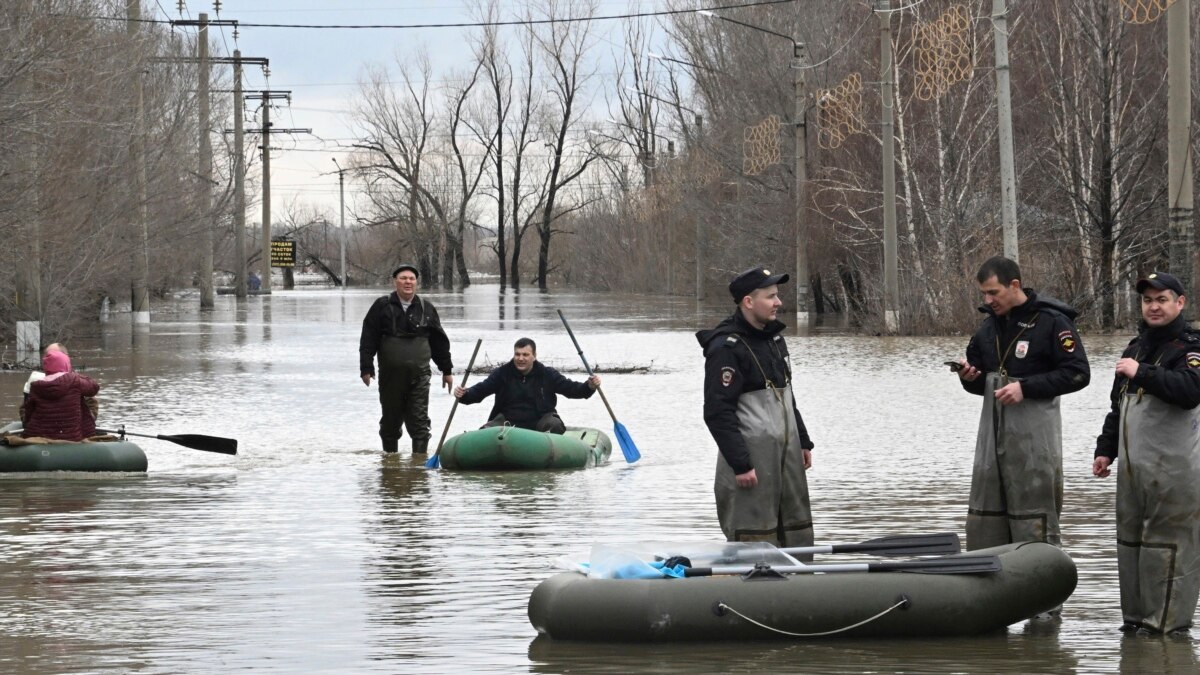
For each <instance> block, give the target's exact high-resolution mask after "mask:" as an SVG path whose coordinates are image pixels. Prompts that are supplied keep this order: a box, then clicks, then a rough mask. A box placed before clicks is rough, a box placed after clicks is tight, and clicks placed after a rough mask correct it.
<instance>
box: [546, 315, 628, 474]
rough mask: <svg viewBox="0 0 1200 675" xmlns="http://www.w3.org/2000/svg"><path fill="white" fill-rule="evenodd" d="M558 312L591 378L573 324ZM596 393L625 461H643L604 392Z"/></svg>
mask: <svg viewBox="0 0 1200 675" xmlns="http://www.w3.org/2000/svg"><path fill="white" fill-rule="evenodd" d="M557 311H558V318H560V319H562V323H563V326H564V327H566V329H567V335H570V336H571V342H574V343H575V351H577V352H579V359H580V360H581V361H583V369H584V370H586V371H587V374H588V377H591V376H592V367H591V366H589V365H588V362H587V357H585V356H584V355H583V348H582V347H580V346H579V340H576V339H575V333H574V332H573V331H572V330H571V324H569V323H567V317H565V316H563V313H562V310H561V309H560V310H557ZM596 391H598V392H600V400H602V401H604V407H605V408H608V416H609V417H611V418H612V421H613V433H614V434H616V436H617V442H618V443H619V444H620V445H621V452H622V453H623V454H624V455H625V461H626V462H629V463H630V464H633V463H634V462H636V461H638V460H639V459H641V457H642V453H640V452H638V449H637V445H635V444H634V442H633V438H632V437H631V436H630V435H629V431H628V430H626V429H625V425H624V424H621V423H620V422H618V421H617V415H616V413H614V412H613V409H612V406H611V405H609V404H608V397H607V396H605V395H604V390H603V389H601V388H600V387H596Z"/></svg>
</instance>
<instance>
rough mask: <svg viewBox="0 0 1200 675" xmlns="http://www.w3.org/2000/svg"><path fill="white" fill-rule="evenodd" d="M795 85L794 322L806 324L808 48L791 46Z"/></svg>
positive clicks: (807, 300)
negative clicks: (805, 211)
mask: <svg viewBox="0 0 1200 675" xmlns="http://www.w3.org/2000/svg"><path fill="white" fill-rule="evenodd" d="M792 70H794V71H796V73H795V78H796V81H795V85H796V114H795V116H796V122H795V124H796V131H795V136H796V279H795V283H796V325H797V326H799V325H801V324H805V325H807V324H808V305H809V298H808V296H809V286H808V279H809V274H808V219H807V218H805V217H804V207H805V206H806V205H807V203H808V202H807V194H808V92H807V91H806V88H807V77H806V76H807V75H808V47H807V46H805V44H804V43H803V42H796V43H795V44H794V45H793V46H792Z"/></svg>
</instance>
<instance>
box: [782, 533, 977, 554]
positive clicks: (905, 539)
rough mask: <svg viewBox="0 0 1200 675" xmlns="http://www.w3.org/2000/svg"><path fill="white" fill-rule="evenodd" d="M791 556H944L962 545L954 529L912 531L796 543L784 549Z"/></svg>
mask: <svg viewBox="0 0 1200 675" xmlns="http://www.w3.org/2000/svg"><path fill="white" fill-rule="evenodd" d="M779 550H780V551H783V552H784V553H788V554H791V555H809V554H813V553H867V554H870V555H945V554H948V553H958V552H959V551H961V550H962V545H961V544H960V543H959V541H958V535H957V534H954V533H953V532H943V533H940V534H909V535H894V536H890V537H880V538H878V539H871V540H869V541H863V542H859V543H857V544H826V545H824V546H796V547H792V548H781V549H779Z"/></svg>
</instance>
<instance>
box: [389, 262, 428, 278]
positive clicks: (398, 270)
mask: <svg viewBox="0 0 1200 675" xmlns="http://www.w3.org/2000/svg"><path fill="white" fill-rule="evenodd" d="M404 270H408V271H409V272H412V273H413V276H415V277H416V278H418V279H420V278H421V273H420V272H419V271H418V270H417V268H416V267H413V266H412V265H409V264H408V263H404V264H402V265H400V266H399V267H397V268H396V269H394V270H392V278H393V279H395V278H396V275H397V274H400V273H401V272H403V271H404Z"/></svg>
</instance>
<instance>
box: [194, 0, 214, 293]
mask: <svg viewBox="0 0 1200 675" xmlns="http://www.w3.org/2000/svg"><path fill="white" fill-rule="evenodd" d="M199 33H200V34H199V38H198V39H197V48H198V49H197V55H198V56H199V57H200V86H199V88H198V89H197V92H196V97H197V98H198V99H199V100H198V101H197V103H198V104H199V113H200V218H201V227H200V231H201V237H200V308H201V309H212V307H213V278H212V275H213V217H212V185H213V179H212V139H211V138H210V137H209V132H210V131H211V129H210V128H209V127H210V120H209V109H208V108H209V100H208V77H209V68H210V66H209V63H208V14H203V13H202V14H200V31H199Z"/></svg>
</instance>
